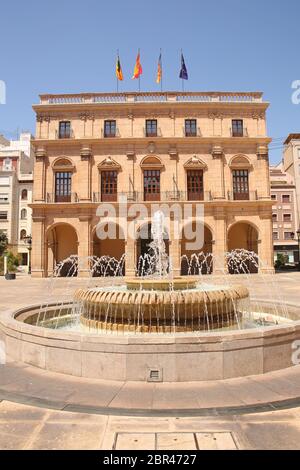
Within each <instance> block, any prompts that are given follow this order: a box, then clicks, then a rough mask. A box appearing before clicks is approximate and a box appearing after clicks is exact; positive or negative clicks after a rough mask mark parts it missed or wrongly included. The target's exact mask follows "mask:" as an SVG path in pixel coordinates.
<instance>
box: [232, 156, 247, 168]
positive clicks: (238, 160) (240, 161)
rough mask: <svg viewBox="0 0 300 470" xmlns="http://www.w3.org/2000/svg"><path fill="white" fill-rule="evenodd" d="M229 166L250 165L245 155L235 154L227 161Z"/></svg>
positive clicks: (244, 166) (240, 166)
mask: <svg viewBox="0 0 300 470" xmlns="http://www.w3.org/2000/svg"><path fill="white" fill-rule="evenodd" d="M229 166H230V168H233V169H234V168H236V169H250V168H252V165H251V163H250V161H249V159H248V157H246V156H245V155H236V156H235V157H233V158H232V159H231V160H230V163H229Z"/></svg>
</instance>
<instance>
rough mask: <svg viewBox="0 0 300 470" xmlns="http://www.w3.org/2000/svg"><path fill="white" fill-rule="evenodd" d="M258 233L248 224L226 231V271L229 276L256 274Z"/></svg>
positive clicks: (242, 223)
mask: <svg viewBox="0 0 300 470" xmlns="http://www.w3.org/2000/svg"><path fill="white" fill-rule="evenodd" d="M257 255H258V231H257V229H256V228H255V227H254V226H253V225H251V224H250V223H248V222H238V223H236V224H234V225H233V226H232V227H230V228H229V230H228V271H229V273H230V274H245V273H257V272H258V257H257Z"/></svg>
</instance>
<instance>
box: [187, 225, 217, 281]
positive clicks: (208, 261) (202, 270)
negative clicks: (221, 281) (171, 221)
mask: <svg viewBox="0 0 300 470" xmlns="http://www.w3.org/2000/svg"><path fill="white" fill-rule="evenodd" d="M196 230H197V234H199V233H200V231H201V230H204V233H203V243H202V247H200V246H199V247H197V249H191V248H190V247H189V244H191V243H195V241H196V235H195V237H194V238H190V234H191V233H196ZM212 240H213V237H212V233H211V230H210V229H209V228H208V227H207V226H206V225H204V227H203V223H202V222H198V223H197V222H196V221H194V222H192V223H190V224H187V225H186V226H185V227H184V228H183V230H182V235H181V275H182V276H196V275H198V274H211V273H212V272H213V257H212Z"/></svg>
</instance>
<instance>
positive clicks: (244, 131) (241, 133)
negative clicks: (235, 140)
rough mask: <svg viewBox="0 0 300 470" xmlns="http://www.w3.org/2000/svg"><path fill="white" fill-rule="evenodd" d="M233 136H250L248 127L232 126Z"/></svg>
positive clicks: (231, 133) (231, 132)
mask: <svg viewBox="0 0 300 470" xmlns="http://www.w3.org/2000/svg"><path fill="white" fill-rule="evenodd" d="M230 135H231V137H249V134H248V129H247V128H246V127H244V128H243V129H232V127H231V128H230Z"/></svg>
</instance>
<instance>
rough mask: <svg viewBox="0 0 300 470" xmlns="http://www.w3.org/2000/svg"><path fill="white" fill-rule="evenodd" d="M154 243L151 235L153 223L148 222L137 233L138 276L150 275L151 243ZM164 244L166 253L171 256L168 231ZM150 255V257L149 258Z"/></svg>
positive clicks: (165, 233)
mask: <svg viewBox="0 0 300 470" xmlns="http://www.w3.org/2000/svg"><path fill="white" fill-rule="evenodd" d="M151 242H153V238H152V234H151V222H148V223H146V224H144V225H142V226H141V227H140V229H139V230H138V233H137V241H136V253H137V259H136V267H137V274H138V276H144V275H148V274H149V275H150V274H152V272H151V266H150V262H149V261H150V258H149V257H150V256H151V249H150V243H151ZM164 242H165V245H166V253H167V255H168V256H169V244H170V241H169V235H168V233H167V231H166V230H165V231H164ZM147 255H149V257H148V256H147Z"/></svg>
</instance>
